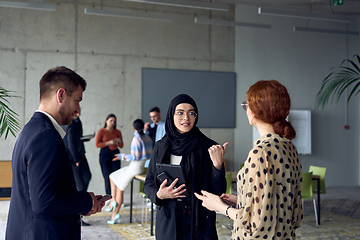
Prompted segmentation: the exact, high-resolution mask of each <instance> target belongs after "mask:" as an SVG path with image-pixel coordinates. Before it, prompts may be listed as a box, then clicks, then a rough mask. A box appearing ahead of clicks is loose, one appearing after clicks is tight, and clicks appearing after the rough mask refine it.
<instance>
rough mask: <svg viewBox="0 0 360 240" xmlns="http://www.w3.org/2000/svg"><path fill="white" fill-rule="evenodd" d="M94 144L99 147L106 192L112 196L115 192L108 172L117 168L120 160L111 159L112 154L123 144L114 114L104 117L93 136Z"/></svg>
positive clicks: (117, 151)
mask: <svg viewBox="0 0 360 240" xmlns="http://www.w3.org/2000/svg"><path fill="white" fill-rule="evenodd" d="M95 145H96V147H97V148H101V149H100V154H99V158H100V166H101V172H102V174H103V177H104V182H105V192H106V194H111V196H114V195H115V193H114V192H111V188H110V180H109V175H110V173H112V172H114V171H116V170H118V169H119V168H120V167H121V165H120V161H112V159H113V158H114V155H115V154H117V153H120V151H119V148H122V147H123V146H124V142H123V139H122V135H121V132H120V130H118V129H116V116H115V114H112V113H111V114H109V115H108V116H107V117H106V120H105V125H104V127H103V128H101V129H100V130H99V131H98V132H97V134H96V138H95Z"/></svg>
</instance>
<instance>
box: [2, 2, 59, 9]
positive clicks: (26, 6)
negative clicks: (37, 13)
mask: <svg viewBox="0 0 360 240" xmlns="http://www.w3.org/2000/svg"><path fill="white" fill-rule="evenodd" d="M0 7H9V8H22V9H31V10H45V11H55V10H56V5H50V4H38V3H26V2H11V1H0Z"/></svg>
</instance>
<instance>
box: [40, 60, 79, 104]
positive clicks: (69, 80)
mask: <svg viewBox="0 0 360 240" xmlns="http://www.w3.org/2000/svg"><path fill="white" fill-rule="evenodd" d="M79 85H80V86H81V88H82V89H83V91H85V89H86V81H85V80H84V79H83V78H82V77H81V76H80V75H78V74H77V73H76V72H74V71H73V70H71V69H69V68H67V67H64V66H59V67H54V68H51V69H49V70H48V71H47V72H46V73H45V74H44V75H43V76H42V78H41V79H40V83H39V86H40V100H42V99H46V98H48V97H49V96H50V94H51V92H53V91H57V90H58V89H59V88H64V89H65V90H66V93H67V95H69V96H71V95H72V93H73V92H75V91H76V90H77V88H78V86H79Z"/></svg>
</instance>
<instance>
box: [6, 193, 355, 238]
mask: <svg viewBox="0 0 360 240" xmlns="http://www.w3.org/2000/svg"><path fill="white" fill-rule="evenodd" d="M135 195H136V194H135ZM129 199H130V197H129V194H128V195H125V207H124V208H123V210H122V211H123V213H124V214H123V216H124V217H123V221H122V222H123V224H124V225H123V226H121V224H119V225H118V226H116V227H117V228H123V229H122V231H117V228H116V227H111V226H109V225H107V223H106V221H107V220H109V219H110V213H108V212H105V211H103V212H101V213H99V214H97V215H94V216H91V217H85V218H84V220H85V221H86V222H88V223H90V224H91V226H87V227H82V239H85V240H102V239H106V240H109V239H121V240H122V239H130V238H129V235H128V233H127V232H126V231H128V230H126V228H127V227H128V225H129V224H127V223H128V222H129V217H127V216H128V210H129ZM321 199H324V200H325V199H351V200H356V201H360V186H358V187H328V188H327V193H326V194H322V195H321ZM134 201H135V203H136V205H135V210H134V211H135V212H136V211H140V209H141V204H140V202H141V198H140V197H134ZM310 205H311V204H310ZM8 208H9V201H0V240H4V239H5V228H6V221H7V213H8ZM138 216H139V215H138ZM323 216H324V217H323V219H324V220H326V216H327V215H326V214H324V215H323ZM137 218H138V220H139V217H137ZM312 218H313V217H312V215H311V214H310V216H309V219H311V220H312ZM328 218H329V217H328ZM313 221H314V220H313ZM356 221H358V220H356ZM314 222H315V221H314ZM329 224H330V223H329ZM133 225H134V224H133ZM135 225H136V224H135ZM227 225H229V226H230V227H231V223H227ZM227 225H225V226H223V228H224V230H227V229H226V228H229V226H227ZM307 225H308V226H307V227H308V229H307V232H308V231H313V234H311V235H312V236H313V237H314V238H309V237H302V238H301V239H317V238H316V235H317V234H324V232H321V231H320V230H321V229H319V228H316V226H312V225H311V224H310V225H309V224H307ZM304 226H305V225H304ZM322 226H323V227H322V230H324V228H326V227H325V226H326V225H325V224H324V225H322ZM330 227H331V225H330V226H329V228H330ZM304 228H305V227H304ZM331 228H333V227H331ZM300 229H301V228H300ZM311 229H313V230H311ZM304 230H305V229H304ZM129 231H130V230H129ZM136 231H138V232H139V231H143V233H142V234H140V235H142V236H143V238H141V239H154V237H150V236H149V227H144V225H142V226H140V224H139V228H137V230H136ZM120 234H122V235H120ZM227 236H228V237H226V238H223V239H230V234H228V235H227ZM137 239H140V238H137ZM328 239H348V238H345V237H344V238H337V237H335V238H331V236H330V237H329V236H328ZM352 239H360V237H358V238H356V237H355V238H352Z"/></svg>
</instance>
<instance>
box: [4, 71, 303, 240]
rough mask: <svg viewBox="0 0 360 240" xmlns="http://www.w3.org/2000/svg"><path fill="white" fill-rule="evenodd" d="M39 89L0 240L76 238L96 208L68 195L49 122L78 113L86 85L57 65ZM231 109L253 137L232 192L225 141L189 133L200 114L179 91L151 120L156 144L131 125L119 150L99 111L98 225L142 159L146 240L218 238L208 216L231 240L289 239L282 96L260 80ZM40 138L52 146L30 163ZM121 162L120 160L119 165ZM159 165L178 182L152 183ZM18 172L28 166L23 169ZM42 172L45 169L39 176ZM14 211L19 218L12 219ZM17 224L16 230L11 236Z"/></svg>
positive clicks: (292, 187)
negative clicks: (170, 169)
mask: <svg viewBox="0 0 360 240" xmlns="http://www.w3.org/2000/svg"><path fill="white" fill-rule="evenodd" d="M53 76H54V77H53ZM55 76H56V78H55ZM59 76H60V78H59ZM54 79H55V80H54ZM42 82H46V84H50V85H53V86H55V87H53V88H46V91H48V93H46V94H45V93H43V92H44V91H45V90H44V91H43V92H42V90H43V89H45V87H43V86H42V85H41V84H43V83H42ZM54 82H56V84H55V83H54ZM69 82H70V83H71V84H72V86H73V90H71V91H70V93H69V90H67V89H66V88H65V86H67V85H66V84H69ZM79 82H80V83H81V85H80V84H79ZM41 84H40V92H41V93H42V95H41V99H40V107H39V111H40V113H35V114H34V116H33V118H32V120H30V123H29V124H28V126H25V127H24V130H23V132H22V133H21V134H20V136H19V139H18V141H17V143H16V145H15V149H14V155H13V169H14V173H13V174H14V180H13V192H12V198H11V203H10V210H9V218H8V223H7V233H6V239H7V240H12V239H80V231H79V229H80V223H79V218H78V217H77V216H80V215H86V216H89V215H91V214H94V213H96V212H99V211H101V209H102V208H103V207H104V202H103V201H98V200H97V199H99V197H100V196H99V195H95V194H94V193H91V192H90V193H87V192H77V191H76V187H75V183H74V181H73V180H72V179H73V177H71V176H70V173H71V168H69V166H70V165H67V161H69V160H68V157H67V154H66V150H65V147H64V143H63V141H60V140H61V137H60V136H62V134H63V133H62V132H61V130H59V129H58V128H57V123H58V124H59V125H64V124H65V125H66V124H70V123H71V119H72V116H73V115H74V114H75V113H77V112H79V102H80V101H81V99H82V92H83V91H84V90H85V87H86V82H85V80H83V79H82V78H81V77H80V76H78V75H77V74H76V73H74V72H73V71H72V70H70V69H67V68H65V67H60V68H55V69H50V70H49V72H48V73H47V74H45V75H44V76H43V78H42V80H41ZM80 87H81V88H80ZM71 92H72V93H71ZM64 99H65V100H64ZM45 103H46V104H45ZM49 104H50V105H51V106H50V107H51V108H49ZM65 105H66V106H67V107H68V108H64V106H65ZM241 105H242V107H243V109H244V110H245V112H246V115H247V118H248V121H249V124H250V125H252V126H254V127H256V128H257V129H258V131H259V133H260V138H259V139H257V140H256V141H255V143H254V147H253V148H252V149H251V150H250V151H249V153H248V156H247V158H246V159H244V167H243V168H242V169H240V170H239V172H238V174H237V178H236V181H237V184H236V185H237V186H236V190H237V191H236V193H237V194H236V195H232V194H225V191H226V179H225V166H224V160H223V156H224V154H225V152H226V148H227V145H228V142H226V143H221V144H219V143H217V142H215V141H214V140H212V139H210V138H208V137H207V136H205V135H204V134H203V133H202V132H201V130H200V129H199V128H198V127H197V123H198V120H199V118H201V111H199V109H198V107H197V104H196V102H195V100H194V99H193V98H192V97H190V96H189V95H187V94H179V95H177V96H175V97H174V98H173V99H172V100H171V102H170V104H169V108H168V110H167V113H166V118H165V122H162V123H161V124H163V126H164V129H165V131H164V132H165V134H164V136H162V137H161V138H160V139H158V140H157V141H156V140H155V141H154V140H153V139H152V138H154V136H153V135H152V137H151V136H149V135H151V134H149V132H150V131H149V127H150V126H149V124H147V123H146V124H145V123H144V122H143V121H142V120H141V119H136V120H135V121H134V122H133V129H134V137H133V139H132V142H131V151H130V154H124V153H120V152H119V148H122V147H123V144H124V143H123V140H122V135H121V132H120V131H119V130H117V129H116V116H115V115H109V116H108V117H107V118H106V122H105V126H104V128H102V129H100V130H99V131H98V133H97V136H96V146H97V147H98V148H101V150H100V164H101V170H102V173H103V176H104V180H105V188H106V193H108V194H111V196H112V199H111V200H110V203H109V206H107V207H105V208H106V209H107V210H108V211H113V214H112V217H111V220H109V221H108V223H109V224H115V223H119V222H120V214H119V209H120V207H121V205H122V202H123V193H124V191H125V189H126V187H127V186H128V185H129V183H130V182H131V180H132V178H133V176H134V175H136V174H141V173H143V171H144V163H145V161H146V160H147V159H150V162H149V165H148V170H147V174H146V180H145V183H144V192H145V194H146V195H147V197H148V198H149V199H150V200H151V201H152V202H153V203H155V204H156V206H157V212H156V239H159V240H162V239H164V240H165V239H166V240H168V239H218V235H217V230H216V225H215V224H216V212H219V213H221V214H224V215H226V216H227V217H228V218H230V219H232V220H233V221H234V225H233V231H232V239H234V240H241V239H295V238H296V237H295V231H296V229H297V228H299V227H300V222H301V220H302V219H303V207H302V202H301V182H302V167H301V163H300V160H299V155H298V152H297V150H296V147H295V145H294V144H293V143H292V142H291V140H292V139H293V138H294V137H295V136H296V132H295V130H294V128H293V127H292V125H291V123H290V122H288V121H287V120H286V119H287V116H288V114H289V111H290V105H291V101H290V97H289V94H288V91H287V89H286V88H285V87H284V86H283V85H282V84H281V83H279V82H278V81H276V80H261V81H258V82H256V83H255V84H253V85H252V86H250V87H249V88H248V90H247V92H246V100H245V101H244V102H243V103H242V104H241ZM64 109H67V111H65V112H64ZM154 117H156V116H154ZM159 119H160V120H161V118H159ZM159 122H160V121H159ZM161 124H160V125H158V126H157V128H160V126H161ZM40 126H41V127H40ZM34 131H35V132H34ZM39 132H40V134H39ZM49 134H50V135H49ZM148 134H149V135H148ZM155 135H156V134H155ZM34 136H35V137H34ZM49 136H50V137H51V142H50V143H51V144H52V146H55V147H56V146H57V148H56V149H55V151H54V150H53V152H51V151H46V153H47V154H48V155H47V158H46V162H45V159H44V158H40V157H37V156H43V154H44V153H43V150H42V151H41V150H40V149H37V148H36V147H34V146H37V145H36V144H37V143H39V142H41V143H42V144H45V142H46V141H47V140H46V139H47V138H49ZM154 142H155V144H154ZM64 152H65V153H64ZM64 159H65V160H66V161H65V160H64ZM121 161H130V164H129V165H128V166H126V167H122V168H120V162H121ZM69 162H70V161H69ZM43 163H46V165H42V164H43ZM159 163H163V164H171V165H179V166H180V167H181V169H182V172H183V175H184V178H185V183H184V184H181V185H180V184H177V182H178V180H179V179H178V178H176V179H174V180H173V181H171V182H167V180H164V181H160V180H159V178H157V176H158V174H159V173H158V170H157V168H156V164H159ZM61 164H62V165H61ZM39 167H41V171H39V169H37V168H39ZM54 167H57V169H53V168H54ZM26 168H28V169H29V170H28V171H24V170H23V169H26ZM49 169H53V170H51V171H50V173H48V172H47V171H48V170H49ZM44 176H47V177H46V178H45V179H43V177H44ZM64 177H66V179H65V178H64ZM24 179H25V181H24ZM26 179H27V180H26ZM185 191H186V192H187V193H188V197H186V198H185ZM70 206H71V207H70ZM21 208H24V210H25V211H22V212H23V213H24V212H25V213H26V214H25V215H24V214H20V213H19V209H21ZM68 221H72V224H74V225H71V232H69V231H70V229H68V228H67V227H66V226H70V225H68V223H67V222H68ZM18 223H19V224H23V225H22V226H24V230H20V231H18V229H17V230H16V228H15V226H16V225H17V224H18ZM75 223H76V224H75ZM49 229H51V230H49ZM68 230H69V231H68ZM16 231H17V232H16ZM15 232H16V233H15Z"/></svg>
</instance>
